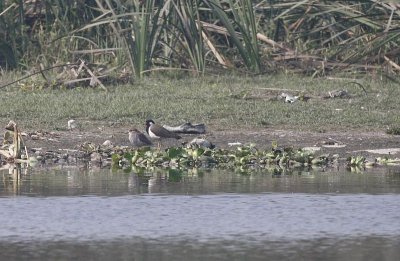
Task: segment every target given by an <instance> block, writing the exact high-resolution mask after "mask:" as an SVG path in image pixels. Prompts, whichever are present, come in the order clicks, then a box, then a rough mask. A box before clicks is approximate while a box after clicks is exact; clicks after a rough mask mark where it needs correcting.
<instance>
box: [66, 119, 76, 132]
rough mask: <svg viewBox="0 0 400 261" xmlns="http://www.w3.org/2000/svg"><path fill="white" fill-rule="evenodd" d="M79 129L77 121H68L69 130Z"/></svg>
mask: <svg viewBox="0 0 400 261" xmlns="http://www.w3.org/2000/svg"><path fill="white" fill-rule="evenodd" d="M76 128H78V122H77V121H76V120H69V121H68V130H74V129H76Z"/></svg>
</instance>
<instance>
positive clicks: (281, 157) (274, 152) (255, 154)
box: [112, 144, 337, 169]
mask: <svg viewBox="0 0 400 261" xmlns="http://www.w3.org/2000/svg"><path fill="white" fill-rule="evenodd" d="M336 163H337V156H331V155H319V156H315V155H314V153H313V152H311V151H308V150H303V149H297V150H296V149H293V148H272V149H271V150H258V149H257V148H256V147H255V146H254V145H253V144H250V145H248V146H242V147H237V148H236V149H232V150H231V149H230V150H228V149H210V148H203V147H198V146H187V147H171V148H168V149H166V150H165V151H160V150H153V149H150V148H149V147H145V148H140V149H137V150H133V151H125V152H120V153H114V154H113V155H112V165H113V166H114V167H119V168H126V167H131V166H138V167H154V166H158V167H183V168H192V167H205V168H210V167H219V168H238V167H240V168H243V169H247V168H269V167H271V166H273V167H279V168H290V167H305V166H311V165H314V166H328V165H332V164H336Z"/></svg>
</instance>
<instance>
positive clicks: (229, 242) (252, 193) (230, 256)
mask: <svg viewBox="0 0 400 261" xmlns="http://www.w3.org/2000/svg"><path fill="white" fill-rule="evenodd" d="M0 213H1V214H0V257H1V258H0V260H72V259H76V260H149V261H150V260H399V259H400V170H398V169H393V168H392V169H391V168H384V169H383V168H382V169H373V170H368V171H362V172H355V173H354V172H347V171H344V170H340V171H321V170H319V171H318V170H317V171H297V172H291V173H287V174H286V175H272V174H270V173H269V172H262V171H259V172H254V173H251V174H246V175H243V174H240V173H236V172H234V171H222V170H212V171H211V170H209V171H206V170H185V171H178V170H170V171H164V170H147V171H135V170H132V171H125V172H124V171H121V170H119V171H112V170H110V169H88V168H77V167H62V166H60V167H57V168H48V169H44V168H35V169H25V170H22V171H20V172H18V171H17V170H8V169H3V170H0Z"/></svg>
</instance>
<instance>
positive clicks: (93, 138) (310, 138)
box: [22, 124, 400, 157]
mask: <svg viewBox="0 0 400 261" xmlns="http://www.w3.org/2000/svg"><path fill="white" fill-rule="evenodd" d="M118 125H119V126H116V125H114V126H113V125H112V124H104V125H98V124H96V125H95V124H90V127H88V126H86V128H84V129H83V130H72V131H67V130H64V131H51V132H50V131H25V133H27V136H25V138H24V140H25V143H26V145H27V147H28V148H42V151H59V150H74V149H78V148H79V146H80V145H81V144H83V143H84V142H92V143H94V144H99V145H100V144H102V143H104V141H106V140H110V141H111V142H112V144H114V145H118V146H129V141H128V130H129V129H130V127H131V126H123V125H120V124H118ZM142 130H143V131H144V128H142ZM22 131H24V130H22ZM182 136H183V138H182V139H181V140H178V141H176V140H167V141H163V142H162V147H167V146H179V145H181V142H182V141H183V142H185V141H186V142H188V141H190V140H192V139H193V138H196V137H204V138H206V139H208V140H209V141H211V142H212V143H214V144H215V145H216V146H217V147H220V148H229V143H241V144H243V145H246V144H249V143H255V144H256V147H257V148H260V149H268V148H271V146H272V143H273V142H277V144H278V146H280V147H293V148H303V147H314V148H315V147H316V148H319V150H317V154H327V153H329V154H339V155H340V157H347V156H350V155H353V156H354V155H363V156H366V157H378V156H382V154H385V155H388V154H390V155H393V157H396V156H397V155H396V153H397V154H399V153H400V152H398V151H400V137H399V136H394V135H389V134H386V133H384V132H383V131H382V132H368V131H354V130H346V131H339V130H333V131H327V132H324V133H318V132H309V131H297V130H290V129H279V128H258V129H252V130H249V129H235V130H224V129H221V128H213V127H212V126H208V128H207V133H206V134H204V135H182ZM383 149H384V150H383ZM373 150H374V151H373Z"/></svg>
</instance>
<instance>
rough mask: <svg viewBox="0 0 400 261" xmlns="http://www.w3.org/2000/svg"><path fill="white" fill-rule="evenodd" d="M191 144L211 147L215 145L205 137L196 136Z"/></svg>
mask: <svg viewBox="0 0 400 261" xmlns="http://www.w3.org/2000/svg"><path fill="white" fill-rule="evenodd" d="M189 145H197V146H199V147H203V148H209V149H212V148H214V147H215V145H214V144H212V143H211V142H209V141H208V140H206V139H203V138H194V139H193V140H192V141H191V142H189Z"/></svg>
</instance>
